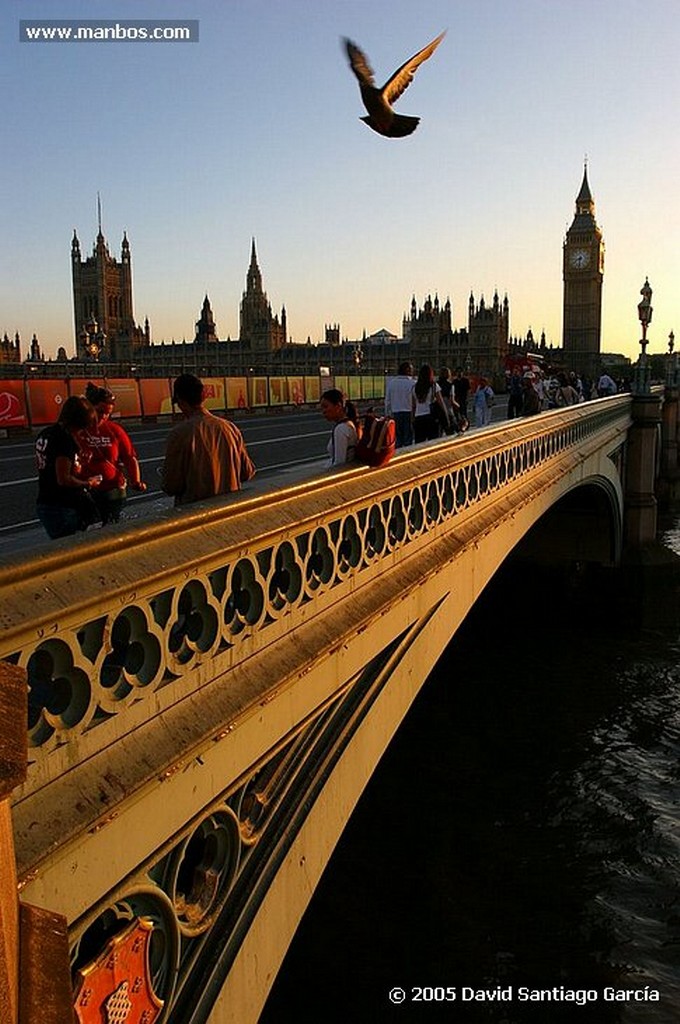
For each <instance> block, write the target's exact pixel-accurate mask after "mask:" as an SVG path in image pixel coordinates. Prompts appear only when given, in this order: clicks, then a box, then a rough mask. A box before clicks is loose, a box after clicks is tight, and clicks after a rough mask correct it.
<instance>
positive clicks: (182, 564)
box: [0, 396, 631, 1021]
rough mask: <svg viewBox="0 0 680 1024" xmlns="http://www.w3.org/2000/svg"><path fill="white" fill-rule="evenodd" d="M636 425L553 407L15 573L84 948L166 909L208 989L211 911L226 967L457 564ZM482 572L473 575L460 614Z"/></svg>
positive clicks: (50, 868) (41, 897)
mask: <svg viewBox="0 0 680 1024" xmlns="http://www.w3.org/2000/svg"><path fill="white" fill-rule="evenodd" d="M630 422H631V418H630V398H629V397H628V396H620V397H617V398H612V399H607V400H605V401H602V402H597V403H591V404H587V405H582V406H578V407H573V408H571V409H569V410H556V411H554V412H551V413H548V414H545V415H543V416H538V417H534V418H532V419H531V420H521V421H516V422H513V423H507V424H504V425H503V426H501V427H498V428H494V429H490V430H486V431H483V432H479V433H475V434H471V435H469V436H463V437H461V438H454V439H450V440H446V441H444V442H439V443H437V444H433V445H429V446H422V447H419V448H418V449H414V450H411V451H408V452H405V453H401V454H398V455H397V456H396V457H395V458H394V460H393V461H392V462H391V463H390V465H389V466H388V467H386V468H384V469H381V470H379V471H375V470H368V469H366V468H364V467H355V468H349V469H346V470H343V471H341V472H337V473H332V474H331V473H329V474H326V475H324V476H323V477H322V478H318V479H313V480H309V481H306V482H305V483H304V484H300V485H295V486H291V487H287V488H284V489H281V490H278V491H276V492H273V493H267V494H257V495H255V496H253V495H250V494H242V495H240V496H239V497H237V498H236V499H235V500H233V501H232V502H231V503H229V504H228V505H219V506H217V505H212V506H210V507H205V508H202V509H200V510H197V511H194V512H190V513H188V514H183V515H179V516H177V517H176V518H174V519H171V520H168V521H167V522H163V523H161V524H153V525H148V526H146V527H144V528H142V529H139V528H134V529H127V530H124V531H122V532H121V533H120V534H119V535H115V536H110V537H104V536H101V537H97V538H96V540H90V539H88V538H84V539H83V541H82V542H81V543H78V544H70V545H68V546H67V545H66V544H62V545H59V546H58V547H56V548H55V549H54V550H53V551H51V552H49V553H47V554H45V555H43V556H40V557H36V558H35V559H33V560H31V561H29V562H17V563H16V564H14V565H10V566H8V567H7V568H5V569H4V570H3V571H2V573H0V586H2V587H3V589H4V590H5V592H11V593H12V595H13V598H12V602H11V605H10V606H9V607H8V608H7V609H6V610H5V612H4V613H3V620H4V627H5V628H4V634H3V638H2V647H1V648H0V656H1V657H2V658H4V659H6V660H8V661H9V662H10V663H12V664H18V665H19V666H21V667H22V668H25V670H26V672H27V674H28V679H29V687H30V716H29V745H30V749H29V754H30V761H31V763H30V765H29V773H28V779H27V781H26V783H25V784H24V786H23V787H22V788H21V789H20V791H19V793H18V796H17V799H16V802H15V807H14V819H15V833H16V843H17V854H18V863H19V875H20V878H21V880H22V883H23V885H24V887H25V890H26V892H27V894H30V898H31V900H32V902H37V903H41V904H42V905H45V906H48V907H50V908H51V909H52V910H55V911H57V912H59V913H63V914H65V916H66V917H67V918H68V920H69V922H70V924H71V927H72V934H73V938H74V960H75V963H76V964H77V965H82V964H83V963H86V962H88V957H90V958H91V957H92V956H93V955H96V954H98V953H99V952H101V949H99V948H97V942H98V941H99V943H100V945H101V944H102V943H103V942H104V939H105V937H106V936H107V934H111V933H112V932H114V931H115V930H116V928H117V927H118V925H119V923H120V922H121V921H122V920H125V919H126V918H127V919H129V920H132V919H134V918H137V917H143V918H145V919H147V920H150V921H151V922H152V924H153V927H154V929H155V931H156V933H158V934H162V936H163V941H162V943H159V942H157V943H156V948H155V950H154V949H152V973H153V981H154V987H155V988H156V991H157V992H158V993H159V995H160V997H161V998H162V999H163V1000H164V1001H165V1004H166V1011H164V1012H166V1014H167V1013H171V1010H170V1008H171V1007H172V1006H179V1005H180V1004H181V1002H182V999H183V998H184V999H185V1000H187V999H188V998H189V997H188V996H187V995H186V993H187V992H188V991H189V990H190V988H191V990H192V991H194V990H195V982H196V977H195V975H193V976H192V971H194V970H195V965H196V963H197V962H198V958H199V947H200V950H203V952H205V946H206V943H205V939H206V937H207V936H208V935H209V934H210V930H211V929H212V927H213V925H214V924H215V921H216V920H217V919H218V917H219V918H220V920H221V928H222V929H223V931H224V929H225V928H226V933H225V937H224V940H223V941H224V943H229V942H231V943H232V944H233V947H234V951H233V954H232V959H233V957H234V956H236V950H237V947H238V945H239V943H240V942H241V941H242V939H243V934H244V925H243V921H244V920H245V918H244V917H243V915H244V913H245V909H244V908H245V907H246V904H247V903H248V901H249V899H250V894H251V893H252V891H253V890H254V889H256V888H257V887H258V885H261V884H262V883H260V882H258V881H257V879H258V878H259V877H260V874H259V873H261V872H262V871H264V872H265V873H266V870H267V869H266V864H267V863H269V861H268V860H267V859H266V858H264V857H263V856H262V855H255V851H256V850H257V848H258V846H260V845H262V846H264V845H265V844H262V843H261V839H262V836H263V835H264V834H265V832H267V830H268V832H269V834H270V835H271V834H272V832H274V833H275V839H273V840H271V842H273V843H274V844H275V845H276V844H279V845H278V846H277V849H280V851H285V849H287V848H288V847H287V846H286V843H290V842H292V836H291V837H289V838H288V839H287V840H286V843H283V845H281V843H282V839H281V836H282V835H283V832H285V831H286V829H288V830H290V822H291V820H292V819H294V818H295V816H296V815H298V816H299V815H300V814H301V813H302V812H301V810H300V808H301V807H303V806H304V805H305V801H307V803H309V801H310V799H311V792H312V791H311V790H310V788H309V787H310V786H312V789H313V788H314V787H317V788H318V786H319V785H321V784H322V781H323V779H324V778H325V777H326V775H327V772H328V766H327V765H326V766H325V767H324V764H325V762H324V757H325V756H327V755H325V754H323V751H325V750H326V751H327V750H328V748H329V739H328V737H329V735H333V736H336V737H337V736H339V735H340V734H341V733H343V734H344V732H347V735H349V734H350V733H351V729H352V728H353V726H352V721H353V718H356V715H357V714H358V711H357V709H358V708H359V707H360V706H363V703H364V702H366V701H369V700H371V699H374V698H373V697H370V696H369V695H370V694H371V693H375V686H376V680H377V679H378V678H379V677H381V674H382V677H385V678H386V676H385V673H386V672H387V670H388V668H389V666H390V665H391V664H392V663H393V662H394V660H395V659H396V658H399V656H400V653H399V652H400V650H401V649H402V648H401V647H400V645H403V644H405V643H406V642H407V639H405V638H407V637H408V642H409V643H411V642H415V636H414V634H413V630H416V631H417V628H419V626H420V625H421V624H422V621H423V620H424V618H426V617H427V616H428V615H429V614H431V613H432V609H433V608H434V607H436V605H437V602H439V601H441V600H443V599H444V595H445V594H446V593H447V592H448V591H450V589H451V586H452V582H451V578H450V576H449V577H448V578H444V576H445V574H443V573H442V572H441V570H442V567H444V566H446V565H448V564H449V563H451V562H452V561H453V560H455V559H456V557H457V556H458V554H459V553H460V552H461V551H462V550H463V549H464V548H466V546H470V545H479V544H480V543H481V541H482V540H483V538H484V536H485V535H486V534H489V533H491V532H493V531H494V530H496V529H497V528H498V525H499V523H500V522H501V521H504V520H505V521H507V522H509V521H510V520H514V519H515V517H517V518H518V520H519V518H520V515H519V514H520V512H521V510H522V509H523V508H524V507H526V506H529V505H531V504H532V503H538V504H539V505H540V504H541V500H540V495H541V494H542V493H543V492H545V493H546V494H547V493H548V492H550V491H551V490H554V489H555V488H557V487H558V486H562V487H563V488H564V487H573V486H575V485H576V484H577V483H578V482H579V481H581V480H582V479H584V478H586V477H587V476H588V475H592V473H593V469H592V465H593V464H594V463H595V462H597V461H598V459H599V463H598V464H602V465H604V464H605V463H606V466H605V468H604V469H602V473H603V474H605V475H606V474H609V477H610V478H611V480H612V481H613V483H612V487H614V488H615V487H617V486H619V490H620V485H619V484H617V480H618V469H617V465H616V460H617V458H618V456H619V455H620V452H621V448H622V445H623V444H624V443H625V439H626V435H627V431H628V428H629V426H630ZM589 460H590V461H589ZM559 481H566V483H563V484H558V482H559ZM553 500H554V497H552V498H546V499H545V502H543V504H542V506H541V507H543V508H545V507H548V506H549V504H550V502H551V501H553ZM525 528H526V526H523V527H520V526H519V525H518V527H517V530H516V531H515V533H514V534H513V532H512V530H511V529H508V538H509V539H508V540H507V544H510V545H512V544H513V543H516V542H517V540H519V539H520V538H521V536H522V529H525ZM488 563H489V564H488V566H484V567H483V569H482V568H480V569H479V571H478V574H477V575H475V574H474V573H469V574H466V575H465V578H461V579H457V580H456V587H457V588H458V589H459V590H460V591H461V592H463V591H465V592H466V593H465V596H464V600H462V604H465V605H466V606H467V607H469V606H470V605H471V604H472V603H473V601H474V599H475V597H476V595H477V594H478V593H479V591H480V590H481V589H482V588H483V586H484V585H485V583H486V580H487V579H488V576H489V575H490V574H491V573H492V572H493V565H492V563H493V558H489V559H488ZM439 576H441V579H440V578H439ZM428 577H429V578H431V580H432V585H431V587H430V590H429V593H428V594H427V599H425V596H424V590H423V588H422V581H423V579H427V578H428ZM409 630H410V631H411V632H410V633H409ZM378 634H380V636H381V638H382V639H381V643H380V647H379V648H378V647H377V646H375V643H376V641H375V638H376V637H377V636H378ZM362 636H363V637H365V640H364V641H363V642H362V639H361V638H362ZM438 653H439V651H438V650H432V651H431V652H430V654H429V664H432V663H433V661H434V660H436V657H437V656H438ZM378 654H379V655H380V657H379V658H378V657H377V656H378ZM374 656H375V657H374ZM376 659H377V660H376ZM378 662H379V663H378ZM274 706H276V707H277V709H278V711H277V714H276V715H272V714H268V709H269V708H270V707H274ZM397 724H398V723H397ZM348 730H349V732H348ZM343 731H344V732H343ZM236 740H238V742H237V741H236ZM335 742H336V741H335V740H333V743H335ZM333 743H331V746H332V745H333ZM217 751H219V758H218V760H216V757H217ZM314 751H316V752H317V753H316V754H314V758H316V759H317V761H318V765H317V769H318V770H317V769H315V771H316V774H314V773H313V772H311V771H309V764H310V756H311V754H312V752H314ZM314 758H312V760H314ZM302 764H305V765H306V766H307V770H308V774H309V779H306V778H305V773H303V772H301V769H300V766H301V765H302ZM324 773H326V774H324ZM369 774H370V773H369ZM199 776H200V781H199ZM291 779H292V780H295V782H296V784H295V786H293V785H292V783H291ZM320 780H321V781H320ZM293 791H295V793H296V797H295V800H294V801H293V800H292V793H293ZM263 794H264V795H263ZM152 806H153V813H150V808H151V807H152ZM286 807H287V810H286V811H285V814H286V816H285V817H281V818H277V817H276V814H275V813H274V811H275V809H276V810H277V813H278V812H279V811H280V813H281V814H282V815H283V813H284V811H283V810H282V808H283V809H285V808H286ZM277 822H278V824H277ZM293 833H294V830H293ZM192 843H193V846H192ZM330 849H332V844H331V847H330ZM197 850H198V851H200V852H199V853H197V852H196V851H197ZM86 851H87V852H86ZM206 851H208V852H206ZM210 851H212V853H210ZM283 855H284V852H281V853H280V856H283ZM258 856H259V861H258ZM211 858H212V859H211ZM256 863H257V864H258V865H259V866H258V872H259V873H258V872H255V868H254V866H253V865H255V864H256ZM199 879H201V880H202V881H201V884H200V885H199V882H198V880H199ZM69 883H70V884H69ZM230 905H231V906H232V909H231V910H230V909H229V908H230ZM225 908H226V910H225ZM252 912H254V911H252V910H251V913H252ZM225 913H226V917H225ZM116 915H117V916H116ZM114 918H115V921H114V923H113V925H112V920H113V919H114ZM227 918H228V921H229V927H228V928H227V926H226V925H225V921H226V920H227ZM214 941H215V940H214V937H213V942H214ZM161 947H162V948H161ZM200 955H203V954H202V953H201V954H200ZM192 978H193V982H192V984H191V985H190V981H191V979H192ZM182 993H184V996H183V995H182ZM184 1012H185V1011H182V1013H184ZM188 1012H189V1011H188V1010H187V1011H186V1013H188ZM192 1012H193V1011H192ZM177 1013H178V1014H179V1015H178V1016H177V1017H176V1019H177V1020H182V1021H183V1020H185V1019H186V1020H189V1019H190V1018H189V1016H186V1013H185V1015H184V1016H182V1015H181V1014H180V1011H179V1010H178V1011H177ZM168 1019H170V1020H172V1019H175V1018H172V1016H170V1017H168ZM191 1019H193V1018H191ZM196 1019H199V1018H198V1017H197V1018H196ZM200 1019H204V1018H200ZM205 1019H207V1018H205Z"/></svg>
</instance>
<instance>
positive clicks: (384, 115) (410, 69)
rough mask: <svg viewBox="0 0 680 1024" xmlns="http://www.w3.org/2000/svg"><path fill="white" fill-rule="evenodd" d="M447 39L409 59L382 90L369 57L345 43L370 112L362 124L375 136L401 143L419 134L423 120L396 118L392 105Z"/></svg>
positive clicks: (444, 33)
mask: <svg viewBox="0 0 680 1024" xmlns="http://www.w3.org/2000/svg"><path fill="white" fill-rule="evenodd" d="M445 35H446V32H445V31H444V32H442V34H441V35H439V36H437V38H436V39H433V40H432V42H431V43H428V45H427V46H425V47H423V49H422V50H419V51H418V53H416V54H414V56H413V57H411V58H409V60H407V61H406V63H405V64H402V65H401V67H400V68H399V70H398V71H395V72H394V74H393V75H392V77H391V78H390V79H388V80H387V82H385V84H384V85H383V87H382V89H378V88H376V85H375V79H374V76H373V70H372V68H371V66H370V64H369V63H368V61H367V60H366V55H365V54H364V53H362V51H361V50H360V49H359V47H358V46H356V45H355V44H354V43H353V42H352V41H351V40H350V39H345V48H346V50H347V56H348V57H349V63H350V67H351V68H352V71H353V72H354V74H355V75H356V76H357V78H358V79H359V88H360V90H361V98H362V100H363V101H364V106H365V107H366V110H367V111H368V117H362V118H361V120H362V121H365V123H366V124H367V125H368V127H369V128H372V129H373V131H374V132H378V134H379V135H387V137H388V138H390V139H400V138H402V137H403V136H404V135H410V134H411V132H414V131H415V130H416V128H417V127H418V123H419V121H420V118H419V117H405V116H404V115H403V114H395V112H394V111H393V110H392V104H393V103H394V102H395V100H398V99H399V97H400V96H401V94H402V93H403V92H404V90H405V89H407V88H408V87H409V85H410V84H411V82H412V81H413V76H414V75H415V73H416V70H417V69H418V68H419V67H420V65H421V64H422V63H423V61H425V60H427V58H428V57H431V56H432V54H433V53H434V51H435V50H436V49H437V47H438V46H439V44H440V43H441V41H442V39H443V38H444V36H445Z"/></svg>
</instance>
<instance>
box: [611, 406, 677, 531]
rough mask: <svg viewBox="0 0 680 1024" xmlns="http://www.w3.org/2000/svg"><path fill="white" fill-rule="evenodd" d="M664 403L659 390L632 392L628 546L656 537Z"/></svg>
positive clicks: (626, 514) (627, 477)
mask: <svg viewBox="0 0 680 1024" xmlns="http://www.w3.org/2000/svg"><path fill="white" fill-rule="evenodd" d="M661 403H662V398H661V395H659V394H646V395H634V396H633V401H632V408H631V414H632V419H633V423H632V426H631V428H630V431H629V433H628V442H627V448H626V465H625V480H626V483H625V499H624V543H625V545H626V547H629V548H637V547H641V546H642V545H644V544H651V543H653V542H654V541H655V540H656V528H657V501H656V475H657V459H658V450H657V438H658V435H659V425H660V423H661ZM676 409H677V406H676ZM676 415H677V412H676ZM676 459H677V442H676Z"/></svg>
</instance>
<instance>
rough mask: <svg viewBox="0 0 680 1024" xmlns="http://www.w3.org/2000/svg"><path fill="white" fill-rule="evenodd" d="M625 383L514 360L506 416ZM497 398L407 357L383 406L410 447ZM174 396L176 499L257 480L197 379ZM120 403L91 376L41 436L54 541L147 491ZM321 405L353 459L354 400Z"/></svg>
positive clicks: (167, 482)
mask: <svg viewBox="0 0 680 1024" xmlns="http://www.w3.org/2000/svg"><path fill="white" fill-rule="evenodd" d="M620 389H621V387H620V385H617V383H616V382H615V381H614V380H613V379H612V378H611V377H610V376H609V374H607V373H606V372H604V371H603V373H602V374H601V375H600V377H599V378H598V380H597V381H596V382H592V381H589V380H585V379H582V378H581V377H580V376H579V375H578V374H576V373H573V372H572V373H558V374H557V375H556V376H555V377H546V375H545V374H543V373H542V372H541V371H538V372H536V371H535V370H533V369H522V368H519V367H516V368H515V369H513V371H512V373H511V374H510V377H509V380H508V385H507V392H508V407H507V415H508V418H509V419H513V418H515V417H518V416H531V415H534V414H535V413H539V412H541V411H544V410H546V409H550V408H559V407H562V406H570V405H575V404H576V403H577V402H582V401H584V400H586V399H587V398H595V397H606V396H608V395H612V394H615V393H616V392H617V391H618V390H620ZM496 399H497V396H496V395H495V394H494V391H493V388H492V387H491V384H490V382H489V381H488V380H487V379H486V378H485V377H480V378H478V379H477V380H476V385H475V387H474V389H472V387H471V385H470V381H469V379H468V378H467V377H466V376H465V375H464V374H463V372H462V370H460V369H457V370H456V371H455V373H452V372H451V370H450V369H449V368H448V367H442V369H441V370H440V371H439V375H438V376H437V377H435V373H434V370H433V368H432V367H431V366H430V365H429V364H427V363H425V364H423V365H422V366H421V367H420V370H419V371H418V374H417V375H416V376H414V370H413V365H412V364H411V363H410V362H404V363H402V364H401V365H400V366H399V372H398V374H397V375H396V376H395V377H392V378H390V379H389V381H388V383H387V388H386V393H385V413H386V415H387V416H389V417H392V418H393V419H394V425H395V432H396V447H397V448H403V447H405V446H407V445H411V444H414V443H415V444H418V443H420V442H421V441H432V440H434V439H436V438H438V437H442V436H445V435H451V434H456V433H463V432H464V431H466V430H467V429H468V428H469V426H470V421H469V419H468V404H469V403H470V400H471V406H472V414H473V416H474V423H475V426H477V427H484V426H486V425H487V424H488V423H490V422H491V416H492V410H493V407H494V404H495V402H496ZM172 400H173V405H175V406H176V407H177V408H178V409H179V410H180V412H181V413H182V416H183V419H182V421H181V422H180V423H178V424H177V425H176V426H175V427H173V428H172V429H171V431H170V433H169V435H168V438H167V442H166V449H165V459H164V461H163V465H162V468H161V471H160V473H161V486H162V489H163V490H164V491H165V493H166V494H168V495H170V496H172V497H174V499H175V505H176V506H182V505H188V504H191V503H192V502H196V501H203V500H205V499H207V498H212V497H216V496H218V495H222V494H229V493H231V492H233V491H238V490H239V489H240V488H241V485H242V484H243V483H244V482H245V481H247V480H250V479H252V477H253V476H254V475H255V466H254V464H253V462H252V459H251V458H250V456H249V454H248V451H247V449H246V445H245V442H244V440H243V435H242V434H241V431H240V430H239V429H238V427H237V426H236V425H235V424H234V423H232V422H231V421H230V420H227V419H224V418H222V417H220V416H215V415H213V414H212V413H211V412H210V411H209V410H208V409H207V408H206V406H205V393H204V387H203V384H202V382H201V381H200V380H199V379H198V378H197V377H195V376H194V375H193V374H182V375H181V376H179V377H178V378H177V379H176V380H175V382H174V385H173V393H172ZM115 401H116V398H115V395H114V394H113V392H112V391H110V390H109V389H108V388H106V387H103V386H100V385H96V384H93V383H89V384H88V385H87V388H86V390H85V394H84V395H82V396H72V397H70V398H68V399H67V400H66V401H65V402H64V404H63V406H62V408H61V412H60V414H59V418H58V420H57V422H56V423H54V424H52V425H51V426H48V427H46V428H45V429H44V430H43V431H42V432H41V433H40V434H39V436H38V437H37V439H36V459H37V468H38V498H37V507H36V511H37V516H38V519H39V521H40V522H41V523H42V525H43V527H44V528H45V531H46V532H47V534H48V536H49V537H51V538H57V537H64V536H68V535H70V534H74V533H77V532H78V531H79V530H86V529H87V527H88V526H90V525H92V524H94V523H101V524H102V525H106V524H108V523H116V522H118V521H119V519H120V515H121V511H122V509H123V506H124V505H125V502H126V499H127V492H128V489H131V490H135V491H140V492H143V491H145V490H146V486H147V485H146V483H145V482H144V481H143V480H142V477H141V472H140V465H139V459H138V457H137V453H136V451H135V448H134V445H133V443H132V441H131V439H130V437H129V435H128V434H127V432H126V431H125V429H124V428H123V427H122V426H121V424H120V423H118V422H117V421H116V420H113V419H112V418H111V417H112V413H113V411H114V409H115ZM319 408H320V411H321V413H322V415H323V416H324V418H325V419H326V420H327V421H328V422H329V423H330V424H331V426H332V429H331V435H330V439H329V442H328V457H329V464H330V465H331V466H342V465H346V464H347V463H351V462H353V461H354V460H355V457H356V453H357V446H358V445H359V440H360V436H361V425H360V422H359V416H358V413H357V410H356V407H355V406H354V404H353V403H352V402H348V401H346V399H345V396H344V394H343V393H342V391H340V390H339V389H337V388H329V389H328V390H327V391H324V393H323V394H322V396H321V400H320V403H319ZM362 443H364V442H362Z"/></svg>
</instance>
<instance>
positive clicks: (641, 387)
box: [635, 278, 654, 395]
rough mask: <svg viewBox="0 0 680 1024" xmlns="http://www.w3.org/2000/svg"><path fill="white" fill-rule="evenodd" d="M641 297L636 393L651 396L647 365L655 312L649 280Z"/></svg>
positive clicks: (643, 288)
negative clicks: (648, 335) (649, 329)
mask: <svg viewBox="0 0 680 1024" xmlns="http://www.w3.org/2000/svg"><path fill="white" fill-rule="evenodd" d="M640 295H641V296H642V301H641V302H638V320H639V321H640V324H641V326H642V337H641V338H640V358H639V359H638V364H637V373H636V375H635V376H636V380H635V391H636V393H637V394H638V395H647V394H649V367H648V365H647V345H648V344H649V342H648V341H647V328H648V327H649V325H650V324H651V322H652V313H653V312H654V309H653V306H652V289H651V287H650V284H649V279H648V278H645V283H644V284H643V286H642V288H641V289H640Z"/></svg>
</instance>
